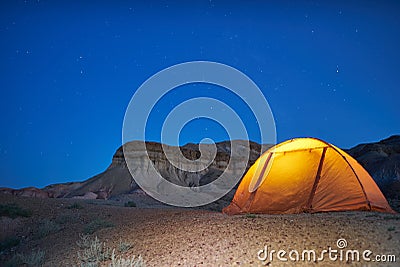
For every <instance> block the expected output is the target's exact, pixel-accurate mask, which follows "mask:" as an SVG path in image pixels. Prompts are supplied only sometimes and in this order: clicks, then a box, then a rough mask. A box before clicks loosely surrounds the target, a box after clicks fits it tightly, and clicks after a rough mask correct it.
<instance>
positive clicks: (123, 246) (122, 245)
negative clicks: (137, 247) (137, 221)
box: [118, 238, 132, 253]
mask: <svg viewBox="0 0 400 267" xmlns="http://www.w3.org/2000/svg"><path fill="white" fill-rule="evenodd" d="M131 248H132V244H131V243H128V242H125V241H122V239H121V238H120V239H119V243H118V252H120V253H124V252H127V251H128V250H130V249H131Z"/></svg>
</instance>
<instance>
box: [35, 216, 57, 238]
mask: <svg viewBox="0 0 400 267" xmlns="http://www.w3.org/2000/svg"><path fill="white" fill-rule="evenodd" d="M60 230H61V226H60V225H59V224H58V223H56V222H54V221H51V220H48V219H44V220H42V221H40V222H39V226H38V229H37V232H36V235H35V238H37V239H39V238H43V237H46V236H48V235H50V234H54V233H57V232H58V231H60Z"/></svg>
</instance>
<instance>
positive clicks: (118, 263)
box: [76, 235, 145, 267]
mask: <svg viewBox="0 0 400 267" xmlns="http://www.w3.org/2000/svg"><path fill="white" fill-rule="evenodd" d="M76 244H77V246H78V247H79V249H80V251H78V260H79V264H80V267H97V266H100V265H101V266H103V265H104V264H105V262H107V261H109V260H111V263H110V264H109V266H110V267H125V266H127V267H128V266H133V267H144V266H145V262H144V260H143V258H142V257H141V256H138V257H135V256H131V257H127V258H124V257H122V256H121V255H115V249H111V248H109V247H107V246H106V244H105V243H104V242H101V241H100V240H99V239H98V238H97V236H95V237H91V236H89V235H80V236H79V240H78V241H77V242H76ZM121 244H123V245H122V246H123V248H124V249H126V251H127V250H129V249H130V248H131V247H132V246H131V245H130V244H129V245H128V243H125V242H122V241H121V240H120V243H119V248H120V247H121ZM127 247H129V248H127Z"/></svg>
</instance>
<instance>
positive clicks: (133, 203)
mask: <svg viewBox="0 0 400 267" xmlns="http://www.w3.org/2000/svg"><path fill="white" fill-rule="evenodd" d="M124 206H125V207H136V203H135V202H134V201H128V202H126V203H125V204H124Z"/></svg>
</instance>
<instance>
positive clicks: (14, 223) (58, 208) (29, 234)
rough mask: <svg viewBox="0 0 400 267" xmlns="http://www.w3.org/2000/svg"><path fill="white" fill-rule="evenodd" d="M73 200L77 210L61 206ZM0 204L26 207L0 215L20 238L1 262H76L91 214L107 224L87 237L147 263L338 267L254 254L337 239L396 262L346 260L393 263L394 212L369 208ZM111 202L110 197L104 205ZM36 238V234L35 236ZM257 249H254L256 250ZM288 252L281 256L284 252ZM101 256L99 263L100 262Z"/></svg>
mask: <svg viewBox="0 0 400 267" xmlns="http://www.w3.org/2000/svg"><path fill="white" fill-rule="evenodd" d="M76 202H78V203H79V205H81V207H82V208H80V209H71V208H68V207H69V206H70V205H71V204H73V203H76ZM0 203H1V204H5V203H16V204H17V205H19V206H21V207H24V208H26V209H29V210H31V211H32V216H31V217H28V218H22V217H19V218H15V219H10V218H7V217H1V219H0V227H1V228H0V229H1V232H0V241H1V240H4V239H5V238H6V237H10V236H15V237H17V238H18V239H20V240H21V243H20V244H19V245H18V246H16V247H14V248H10V249H7V250H5V251H3V252H2V253H0V260H1V261H2V262H0V266H3V265H4V264H5V262H6V260H7V259H8V258H10V257H11V256H12V254H14V253H16V252H18V253H29V252H30V251H32V250H35V249H38V248H40V249H41V250H43V251H45V253H46V254H45V266H73V265H78V264H79V261H78V257H77V252H78V250H79V248H78V246H77V245H76V241H77V240H79V234H81V233H82V232H83V231H84V229H85V225H87V224H88V223H89V222H91V221H92V220H94V219H96V218H101V219H104V220H105V221H109V222H112V223H113V224H114V226H113V227H110V228H104V229H100V230H98V231H96V232H95V233H94V234H93V235H96V236H98V237H99V239H100V240H102V241H104V242H106V244H107V246H109V247H117V246H118V243H119V240H120V239H122V240H123V241H125V242H129V243H131V244H132V245H133V247H132V248H131V249H130V250H128V251H127V252H125V253H124V254H123V256H124V257H127V256H130V255H138V254H140V255H141V256H142V257H143V258H144V260H145V262H146V266H238V265H240V266H310V265H311V266H343V265H345V266H346V265H347V266H350V264H346V262H345V261H342V262H340V261H335V262H333V261H329V257H328V256H327V255H326V256H325V260H324V261H322V262H308V261H307V262H293V261H289V262H288V263H284V262H282V261H279V260H278V259H277V258H276V254H275V255H274V258H273V260H272V261H270V260H269V259H266V260H265V261H261V260H259V259H258V258H257V253H258V252H259V251H260V250H262V249H264V247H265V246H266V245H267V246H268V250H271V249H274V250H281V249H282V250H286V251H287V253H289V252H290V250H293V249H295V250H297V251H299V252H300V254H301V253H302V250H303V249H308V250H312V249H313V250H315V251H316V252H317V256H319V253H320V252H321V251H322V250H323V249H328V247H329V246H331V247H332V249H337V245H336V242H337V240H338V239H339V238H344V239H345V240H346V241H347V247H346V248H344V249H343V251H345V252H346V250H348V249H357V250H359V251H360V252H361V253H362V251H364V250H367V249H368V250H371V251H372V252H373V254H372V256H370V257H371V259H372V258H373V257H374V256H375V255H376V254H386V255H387V254H392V255H395V256H396V260H397V263H385V264H383V263H376V262H365V261H362V262H359V263H352V264H351V266H400V215H399V214H396V215H391V214H384V213H372V212H341V213H320V214H300V215H243V216H227V215H223V214H221V213H220V212H217V211H207V210H199V209H196V210H193V209H175V208H168V209H165V208H147V209H145V208H134V207H129V208H128V207H121V206H115V205H107V204H110V203H111V202H110V203H107V202H104V201H93V200H92V201H85V200H72V199H36V198H22V197H14V196H10V195H0ZM111 204H113V203H111ZM44 219H48V220H51V221H54V222H57V223H58V224H59V226H60V227H61V230H60V231H58V232H56V233H51V234H48V235H47V236H43V237H40V238H38V237H37V234H36V232H37V231H38V227H39V225H40V223H41V222H42V221H43V220H44ZM35 236H36V237H35ZM263 255H264V254H261V256H263ZM285 257H286V258H288V255H286V256H285ZM106 264H108V262H106V263H105V265H106Z"/></svg>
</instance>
